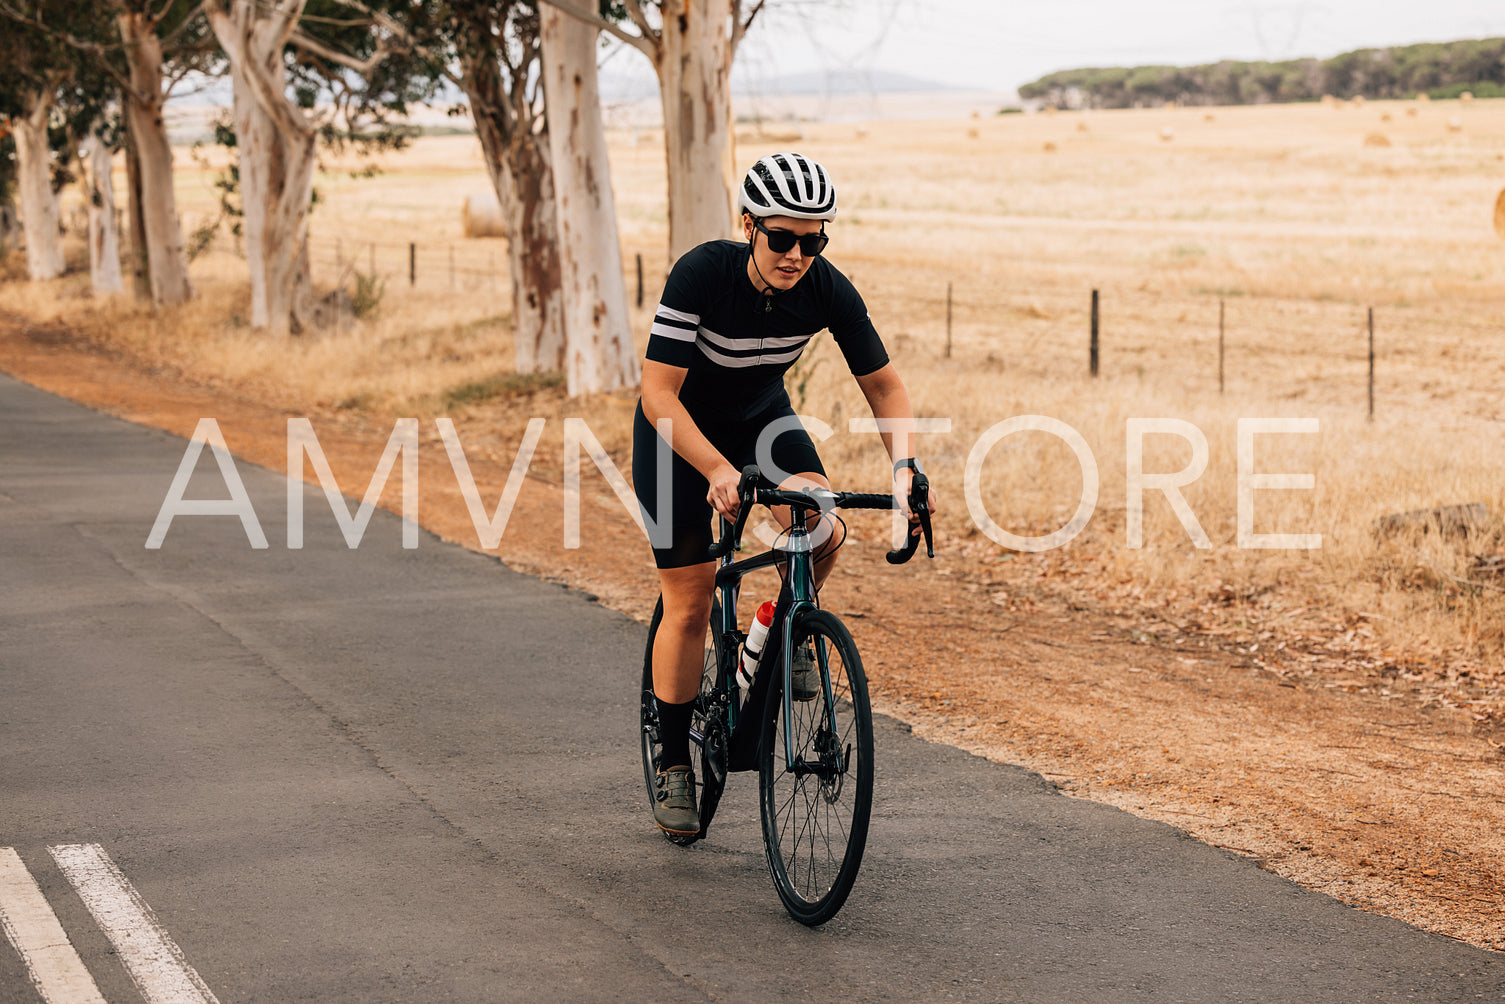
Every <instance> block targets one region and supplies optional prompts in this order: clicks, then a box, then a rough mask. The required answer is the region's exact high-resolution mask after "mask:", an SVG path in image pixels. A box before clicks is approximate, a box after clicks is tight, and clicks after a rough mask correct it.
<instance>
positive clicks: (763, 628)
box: [737, 602, 773, 698]
mask: <svg viewBox="0 0 1505 1004" xmlns="http://www.w3.org/2000/svg"><path fill="white" fill-rule="evenodd" d="M772 623H773V604H772V603H769V602H764V604H763V605H762V606H761V607H759V608H758V612H757V613H756V614H755V615H753V622H752V626H751V627H749V628H748V629H747V644H746V645H744V646H743V647H742V664H741V665H740V666H738V667H737V686H738V687H740V688H741V689H742V696H743V697H744V698H745V697H746V696H747V692H748V691H749V690H750V689H752V684H753V674H754V673H756V672H757V671H758V658H759V657H760V656H761V655H762V654H763V644H764V642H766V641H767V640H768V626H769V625H770V624H772Z"/></svg>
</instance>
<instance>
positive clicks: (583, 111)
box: [540, 0, 640, 396]
mask: <svg viewBox="0 0 1505 1004" xmlns="http://www.w3.org/2000/svg"><path fill="white" fill-rule="evenodd" d="M558 6H561V7H563V6H568V7H570V8H571V13H573V14H574V15H575V16H570V15H569V14H565V13H562V12H561V11H560V10H557V9H555V7H553V6H550V7H547V8H545V9H543V10H542V11H540V34H541V36H542V38H543V75H544V93H545V96H546V98H547V101H548V108H549V122H550V128H549V152H550V160H551V162H552V163H553V166H554V186H555V191H556V192H557V199H558V206H559V211H558V217H559V237H560V244H559V246H560V251H561V261H560V265H561V275H562V279H563V291H564V331H565V383H566V387H567V389H568V393H569V394H570V395H572V396H573V395H576V394H587V393H594V392H599V391H608V390H616V389H618V388H622V387H632V386H636V385H637V383H638V380H639V376H640V371H639V368H638V360H637V351H636V347H635V346H634V344H633V339H632V330H631V327H630V325H629V323H628V317H627V288H626V283H625V282H624V280H623V278H622V251H621V247H620V245H619V243H618V240H617V217H616V204H615V200H614V199H613V197H612V191H611V168H610V164H609V162H608V160H607V156H606V130H605V127H604V125H603V123H602V120H601V101H600V95H599V91H598V88H597V82H596V39H597V34H598V29H597V28H596V27H595V26H593V25H591V24H589V23H586V21H584V20H581V17H586V18H589V17H590V15H592V14H593V13H594V10H593V8H594V7H595V4H594V2H593V0H559V4H558Z"/></svg>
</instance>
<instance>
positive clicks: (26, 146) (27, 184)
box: [11, 91, 64, 281]
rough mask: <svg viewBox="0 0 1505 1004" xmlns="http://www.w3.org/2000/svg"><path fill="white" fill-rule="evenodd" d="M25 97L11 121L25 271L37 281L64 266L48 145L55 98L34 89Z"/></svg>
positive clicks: (49, 276) (54, 274)
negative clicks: (23, 236)
mask: <svg viewBox="0 0 1505 1004" xmlns="http://www.w3.org/2000/svg"><path fill="white" fill-rule="evenodd" d="M25 99H26V100H25V102H24V104H23V109H24V112H25V114H23V115H20V116H17V117H16V118H15V119H13V120H12V123H11V126H12V129H13V134H14V137H15V142H16V196H17V202H18V207H19V209H20V211H21V231H22V233H23V234H24V235H25V237H26V271H27V274H28V275H29V276H30V277H31V279H32V280H33V281H38V280H42V279H54V278H56V277H57V276H60V275H62V274H63V268H64V263H63V241H62V234H61V231H60V229H59V226H60V222H61V214H60V212H59V209H58V198H57V193H56V192H54V191H53V190H52V155H51V151H50V149H49V148H48V145H47V122H48V119H49V118H50V116H51V115H52V106H53V100H54V98H53V95H52V94H50V93H48V92H46V91H33V92H32V93H30V94H28V95H26V96H25Z"/></svg>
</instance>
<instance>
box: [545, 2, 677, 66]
mask: <svg viewBox="0 0 1505 1004" xmlns="http://www.w3.org/2000/svg"><path fill="white" fill-rule="evenodd" d="M539 2H540V3H545V4H548V5H549V6H550V7H553V8H554V9H555V10H557V11H560V12H562V13H565V14H568V15H569V16H570V17H572V18H574V19H575V20H577V21H584V22H585V23H586V24H588V25H590V26H591V27H593V28H596V29H598V30H600V31H604V32H606V33H607V34H608V35H610V36H612V37H613V38H615V39H617V40H618V41H619V42H624V43H626V44H627V45H630V46H632V47H633V48H634V49H636V50H638V51H639V52H641V53H642V54H643V55H645V56H647V57H648V58H649V59H651V60H652V61H653V62H654V64H655V65H657V63H658V53H657V49H658V46H657V44H656V43H655V40H654V37H653V35H652V32H651V31H650V32H648V33H647V34H643V35H633V34H630V33H628V32H625V31H623V30H622V29H621V28H618V27H617V26H616V25H614V24H612V23H611V22H610V21H608V20H606V19H605V18H603V17H599V16H597V15H595V14H586V13H583V12H581V11H578V10H575V9H574V8H573V7H571V6H570V5H569V4H568V3H565V2H563V0H539ZM634 10H636V13H635V14H634V13H633V11H634ZM627 12H628V13H629V14H632V20H633V22H634V23H635V24H637V26H638V27H639V28H646V27H647V22H646V21H640V20H638V19H639V18H640V17H642V14H643V12H642V9H641V8H640V7H638V4H637V0H627Z"/></svg>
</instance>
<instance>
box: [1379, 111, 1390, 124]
mask: <svg viewBox="0 0 1505 1004" xmlns="http://www.w3.org/2000/svg"><path fill="white" fill-rule="evenodd" d="M1380 121H1381V122H1390V121H1392V120H1391V118H1390V113H1389V112H1386V113H1385V114H1383V115H1381V116H1380Z"/></svg>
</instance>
